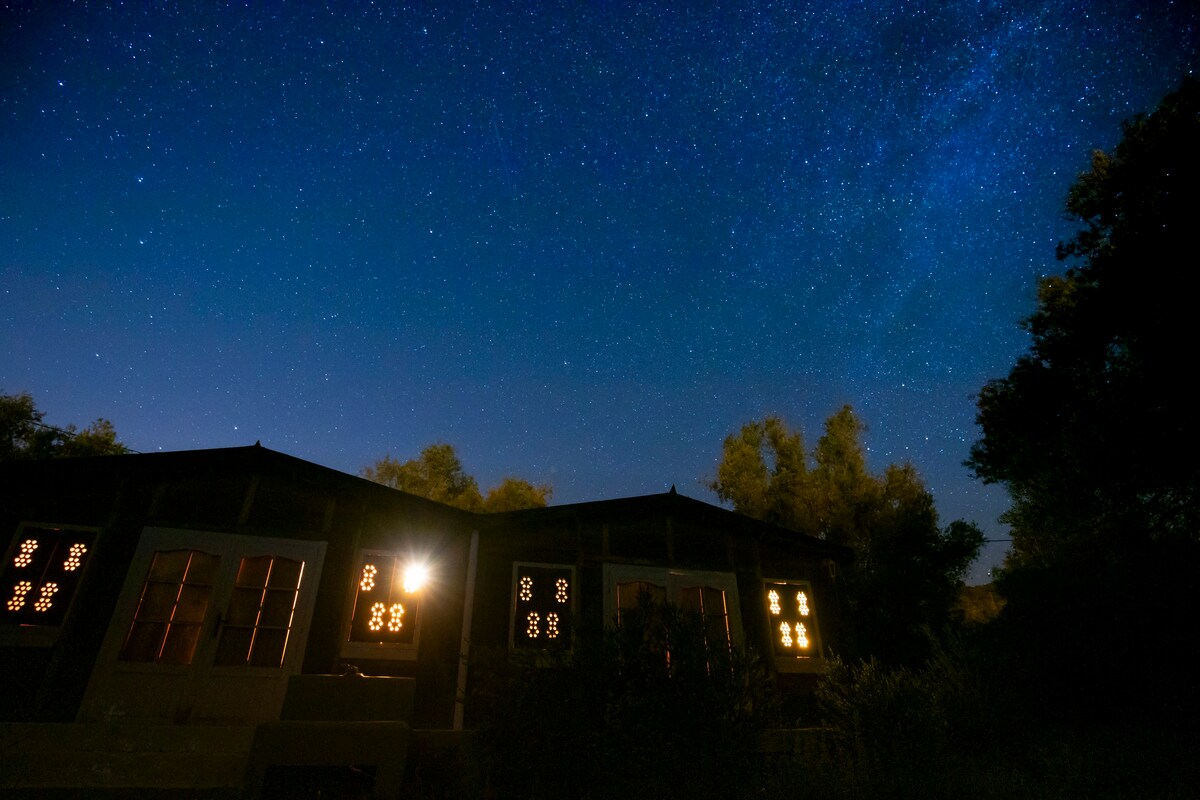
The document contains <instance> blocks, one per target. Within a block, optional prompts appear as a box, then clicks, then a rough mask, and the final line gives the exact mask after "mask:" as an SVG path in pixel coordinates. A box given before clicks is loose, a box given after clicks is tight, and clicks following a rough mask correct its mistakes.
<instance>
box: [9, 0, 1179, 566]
mask: <svg viewBox="0 0 1200 800" xmlns="http://www.w3.org/2000/svg"><path fill="white" fill-rule="evenodd" d="M46 5H49V4H42V3H34V2H27V3H21V2H18V3H6V4H3V8H0V115H2V117H0V119H2V120H3V122H2V124H0V242H3V244H2V246H0V278H2V281H0V291H2V294H0V344H2V345H3V350H2V351H0V391H4V392H15V391H29V392H31V393H32V394H33V395H34V397H35V399H36V401H37V402H38V404H39V406H40V407H41V408H42V409H43V410H45V411H46V412H47V419H48V421H50V422H56V423H58V424H66V423H69V422H74V423H77V424H85V423H87V422H89V421H90V420H92V419H94V418H96V417H98V416H103V417H107V418H109V419H111V420H112V421H113V423H114V424H115V426H116V428H117V430H118V432H119V434H120V435H121V438H122V439H123V440H124V441H125V443H126V444H128V445H129V446H130V447H132V448H134V449H137V450H140V451H151V450H158V449H183V448H195V447H218V446H229V445H243V444H250V443H253V442H254V441H255V440H261V441H262V443H263V444H264V445H266V446H268V447H272V448H274V449H278V450H283V451H285V452H288V453H291V454H293V455H297V456H300V457H302V458H306V459H309V460H312V461H316V462H318V463H321V464H325V465H327V466H331V467H334V468H337V469H342V470H345V471H348V472H357V471H358V470H359V469H360V468H361V467H362V466H364V465H365V464H368V463H370V462H372V461H374V460H376V459H378V458H379V457H381V456H383V455H384V454H385V453H391V454H392V455H394V456H397V457H400V458H407V457H411V456H413V455H415V454H416V453H417V452H418V451H419V450H420V448H421V447H422V446H424V445H426V444H429V443H431V442H434V441H438V440H442V441H448V442H451V443H453V444H454V445H456V447H457V448H458V451H459V454H460V456H461V457H462V458H463V460H464V462H465V465H466V467H467V469H468V470H469V471H471V472H472V473H474V474H475V475H476V476H477V477H478V478H479V480H480V483H481V484H482V485H483V486H484V487H485V488H487V487H488V486H490V485H492V484H494V483H496V482H497V481H499V479H500V478H501V477H503V476H504V475H506V474H516V475H519V476H522V477H526V478H529V479H531V480H534V481H537V482H543V481H545V482H550V483H552V484H553V485H554V487H555V495H554V501H555V502H560V503H561V502H575V501H581V500H591V499H603V498H609V497H617V496H624V495H631V494H645V493H651V492H658V491H663V490H665V489H666V488H667V487H669V486H670V485H671V484H675V485H676V486H677V487H678V489H679V491H681V492H683V493H685V494H690V495H692V496H694V497H699V498H701V499H706V500H713V499H714V498H713V497H712V495H711V494H710V493H709V492H708V490H707V489H705V488H704V487H703V485H702V484H701V481H702V480H703V479H704V478H706V477H710V476H711V475H712V474H713V473H714V472H715V465H716V459H717V457H718V455H719V451H720V443H721V439H722V438H723V437H724V436H725V434H727V433H729V432H730V431H732V430H735V429H736V428H737V427H738V426H739V425H740V424H742V423H743V422H745V421H748V420H750V419H752V418H758V417H762V416H763V415H765V414H770V413H776V414H780V415H782V416H783V417H784V418H785V419H787V420H788V421H790V422H791V423H792V424H793V425H796V426H799V427H802V428H803V429H804V430H805V432H806V435H807V437H808V440H809V442H810V443H815V440H816V437H817V436H818V435H819V433H820V425H821V422H822V420H823V419H824V418H825V417H826V416H828V415H829V414H831V413H832V412H834V411H835V410H837V408H838V407H840V405H841V404H843V403H850V404H852V405H853V406H854V408H855V409H856V411H857V412H858V413H859V415H860V416H861V417H862V418H863V419H864V421H865V422H866V423H867V425H868V426H869V430H868V433H867V435H866V442H867V444H868V446H869V450H870V460H871V464H872V466H873V467H874V468H876V469H882V467H884V466H885V465H886V464H888V463H890V462H894V461H912V462H913V463H914V464H915V465H916V466H917V468H918V469H919V471H920V472H921V474H922V475H923V476H924V477H925V479H926V480H927V482H928V484H929V486H930V488H931V489H932V490H933V491H934V493H935V497H936V499H937V502H938V506H939V509H940V511H941V514H942V516H943V519H944V520H945V521H949V520H950V519H953V518H959V517H964V518H967V519H972V520H975V521H977V522H979V523H980V524H981V525H983V526H984V527H985V529H986V530H987V531H988V533H989V535H991V536H992V537H993V538H1003V537H1004V536H1005V532H1004V528H1003V526H1001V525H999V524H998V523H997V522H996V520H995V518H996V516H997V515H998V514H999V513H1000V512H1001V511H1003V509H1004V508H1005V506H1006V498H1005V496H1004V494H1003V492H1002V491H1001V490H998V489H996V488H995V487H983V486H981V485H979V484H978V482H976V481H974V480H972V479H971V478H970V476H969V475H968V473H967V471H966V469H965V468H964V467H962V465H961V462H962V460H963V459H964V458H965V457H966V455H967V450H968V448H969V446H970V443H971V442H972V441H974V440H975V439H976V438H977V436H978V431H977V428H976V427H975V425H974V405H973V397H972V396H973V394H974V393H975V392H977V391H978V390H979V388H980V387H981V386H982V385H983V383H984V382H985V381H987V380H988V379H990V378H994V377H999V376H1001V375H1003V374H1005V373H1006V372H1007V370H1008V368H1009V367H1010V366H1011V364H1012V362H1013V360H1014V359H1015V358H1016V356H1017V355H1018V354H1019V353H1020V352H1022V351H1023V350H1024V348H1025V347H1026V344H1027V340H1026V339H1025V336H1024V334H1023V333H1022V331H1021V329H1020V327H1019V324H1018V323H1019V320H1020V319H1021V318H1022V317H1024V316H1026V315H1028V314H1029V313H1030V311H1031V310H1032V308H1033V299H1034V289H1035V283H1036V280H1037V278H1038V276H1040V275H1044V274H1047V273H1050V272H1054V271H1057V270H1060V269H1061V265H1059V264H1057V263H1056V262H1055V261H1054V245H1055V243H1056V242H1057V241H1059V240H1060V239H1063V238H1065V237H1067V236H1069V235H1070V233H1071V230H1072V228H1071V225H1070V223H1069V222H1068V221H1066V220H1065V218H1064V216H1063V212H1062V203H1063V199H1064V197H1065V195H1066V192H1067V189H1068V187H1069V186H1070V184H1071V182H1072V180H1073V179H1074V177H1075V176H1076V175H1077V174H1078V173H1079V172H1081V171H1082V170H1084V169H1085V168H1086V167H1087V165H1088V159H1089V153H1090V151H1091V150H1092V149H1093V148H1109V147H1111V146H1112V145H1113V144H1114V143H1115V142H1116V141H1117V139H1118V138H1119V135H1120V123H1121V121H1122V120H1123V119H1126V118H1128V117H1130V116H1131V115H1133V114H1135V113H1138V112H1143V111H1149V110H1151V109H1152V108H1153V107H1154V105H1155V104H1156V103H1157V102H1158V100H1159V99H1160V98H1161V97H1162V96H1163V95H1164V94H1166V93H1167V92H1168V91H1170V90H1171V89H1173V88H1174V87H1175V86H1176V85H1178V83H1179V80H1180V78H1181V76H1182V75H1184V74H1187V73H1192V72H1193V71H1194V70H1195V69H1196V67H1197V41H1198V31H1200V12H1197V11H1196V10H1195V8H1194V6H1193V5H1192V4H1187V3H1174V4H1172V3H1158V2H1156V3H1129V2H1090V3H1089V2H1078V3H1070V2H1049V1H1045V0H1044V1H1043V2H1015V3H1002V2H992V3H978V2H970V3H968V2H952V3H934V2H909V3H891V4H886V5H885V4H874V3H857V2H838V0H834V1H833V2H822V3H819V4H818V3H813V4H807V5H806V4H801V3H791V4H789V3H770V2H753V3H751V2H747V3H721V4H715V3H703V4H689V3H598V2H597V3H591V2H588V3H582V2H581V3H525V4H513V5H515V6H516V7H514V8H508V9H507V10H489V9H488V8H486V6H480V7H477V6H476V5H475V4H454V3H429V4H403V5H401V4H391V3H382V2H381V3H339V4H331V5H330V6H329V7H326V6H325V4H314V3H291V4H287V5H286V6H285V5H281V4H280V5H277V4H264V5H268V6H269V8H267V9H259V8H246V7H245V5H244V4H225V3H206V4H203V9H204V10H203V11H195V10H191V11H184V10H179V9H174V8H170V7H168V8H166V9H162V8H158V9H152V8H148V7H146V5H147V4H141V3H128V4H124V5H119V4H118V5H116V7H115V8H112V9H105V8H100V7H98V4H88V5H87V6H81V4H73V5H71V6H68V7H66V8H55V9H50V10H47V9H46V8H44V7H43V6H46ZM253 5H257V4H253ZM497 5H500V4H497ZM504 5H505V6H507V5H508V4H504ZM687 6H701V8H690V9H689V8H687ZM1002 552H1003V544H1002V543H997V544H994V545H992V546H990V547H989V550H988V552H987V554H986V558H985V559H984V560H983V561H982V562H981V565H980V567H979V569H978V570H977V571H976V575H975V577H976V578H977V579H978V578H981V577H983V576H984V575H985V574H986V568H987V567H988V566H990V565H992V564H994V563H995V562H996V561H997V559H998V558H999V557H1000V554H1001V553H1002Z"/></svg>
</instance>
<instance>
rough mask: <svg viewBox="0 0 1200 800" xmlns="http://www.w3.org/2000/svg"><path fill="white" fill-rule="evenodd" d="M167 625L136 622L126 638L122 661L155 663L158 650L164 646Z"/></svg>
mask: <svg viewBox="0 0 1200 800" xmlns="http://www.w3.org/2000/svg"><path fill="white" fill-rule="evenodd" d="M166 631H167V626H166V623H162V622H135V623H133V627H132V628H130V630H129V635H128V636H126V637H125V644H124V645H123V646H122V647H121V655H120V659H121V660H122V661H153V660H154V659H155V658H156V657H157V656H158V648H159V647H160V646H161V645H162V640H163V634H164V633H166Z"/></svg>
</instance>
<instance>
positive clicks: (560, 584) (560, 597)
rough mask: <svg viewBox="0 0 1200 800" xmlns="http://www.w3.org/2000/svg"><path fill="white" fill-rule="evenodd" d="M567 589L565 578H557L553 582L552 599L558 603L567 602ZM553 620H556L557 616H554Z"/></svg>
mask: <svg viewBox="0 0 1200 800" xmlns="http://www.w3.org/2000/svg"><path fill="white" fill-rule="evenodd" d="M567 587H568V584H567V579H566V578H559V579H558V580H556V581H555V582H554V599H555V600H556V601H558V602H559V603H565V602H567ZM554 618H555V619H558V615H557V614H556V615H555V617H554Z"/></svg>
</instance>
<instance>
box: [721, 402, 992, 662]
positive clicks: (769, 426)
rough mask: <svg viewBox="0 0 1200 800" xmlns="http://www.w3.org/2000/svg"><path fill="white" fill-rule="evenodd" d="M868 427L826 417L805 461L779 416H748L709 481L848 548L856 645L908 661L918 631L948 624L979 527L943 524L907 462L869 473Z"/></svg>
mask: <svg viewBox="0 0 1200 800" xmlns="http://www.w3.org/2000/svg"><path fill="white" fill-rule="evenodd" d="M864 430H865V427H864V425H863V424H862V422H861V421H859V419H858V418H857V417H856V416H855V414H854V411H853V410H852V409H851V408H850V406H844V407H842V408H841V409H840V410H838V411H837V412H836V413H835V414H833V415H832V416H830V417H829V419H827V420H826V421H825V430H824V434H823V435H822V436H821V438H820V440H819V441H818V442H817V445H816V447H815V448H813V451H812V454H811V459H810V458H809V457H807V456H806V455H805V452H804V448H803V445H802V441H803V439H802V436H801V434H800V433H799V432H794V431H791V430H789V429H788V428H787V426H786V424H785V423H783V422H782V421H781V420H780V419H778V418H777V417H769V418H767V419H765V420H763V421H762V422H751V423H748V424H747V425H744V426H743V427H742V429H741V431H740V432H739V433H738V434H736V435H731V436H729V437H727V438H726V439H725V442H724V445H723V448H722V459H721V462H720V464H719V466H718V468H717V478H716V479H715V480H713V481H712V482H711V483H710V484H709V486H710V488H712V489H713V491H715V492H716V493H717V496H718V497H720V498H721V499H722V500H724V501H726V502H732V504H733V506H734V509H735V510H736V511H738V512H739V513H743V514H746V515H747V516H752V517H756V518H758V519H763V520H766V521H768V522H772V523H774V524H777V525H780V526H781V527H786V528H791V529H793V530H797V531H801V532H804V533H809V534H811V535H816V536H819V537H821V538H824V539H826V540H828V541H831V542H835V543H837V544H841V545H844V546H846V547H849V548H850V549H851V550H852V551H853V553H854V563H853V564H852V565H851V567H850V568H849V569H848V570H847V571H846V573H845V578H844V581H845V586H846V592H847V596H848V598H849V601H850V604H851V606H852V608H851V611H852V613H853V617H854V619H855V625H856V627H857V629H858V632H859V638H860V640H861V643H860V647H859V649H860V651H861V652H862V653H871V654H874V655H877V656H879V657H881V658H884V659H887V660H896V661H907V660H914V659H916V658H918V657H919V656H920V655H922V654H923V652H924V650H925V646H926V642H925V637H924V636H923V635H922V634H921V633H920V631H921V629H923V628H928V629H935V630H936V629H940V628H941V627H942V626H944V625H945V624H947V623H948V622H949V620H950V618H951V609H952V608H953V606H954V603H955V600H956V598H957V592H958V589H959V587H960V586H961V583H962V579H963V576H964V575H965V573H966V569H967V567H968V566H969V565H970V563H971V562H972V561H973V560H974V559H975V556H976V554H977V553H978V551H979V548H980V547H981V546H982V544H983V534H982V532H981V531H980V530H979V529H978V528H977V527H976V526H975V525H974V524H972V523H968V522H963V521H961V520H958V521H955V522H952V523H951V524H950V525H948V526H946V527H945V528H941V527H940V525H939V520H938V514H937V510H936V508H935V507H934V503H933V496H932V495H931V494H930V493H929V490H928V489H926V488H925V485H924V483H923V482H922V481H921V478H920V476H919V475H918V474H917V471H916V469H915V468H914V467H913V466H912V465H911V464H904V465H894V464H893V465H891V466H889V467H888V468H887V469H886V470H885V471H884V472H883V474H882V475H873V474H872V473H871V472H870V471H869V470H868V468H867V463H866V456H865V454H864V452H863V447H862V443H861V441H860V437H861V435H862V433H863V431H864ZM810 461H811V463H810Z"/></svg>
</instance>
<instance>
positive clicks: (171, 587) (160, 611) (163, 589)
mask: <svg viewBox="0 0 1200 800" xmlns="http://www.w3.org/2000/svg"><path fill="white" fill-rule="evenodd" d="M178 595H179V585H178V584H175V583H151V584H148V585H147V586H146V588H145V589H144V590H143V591H142V604H141V605H140V606H139V607H138V610H137V618H138V619H139V620H162V621H163V622H169V621H170V619H171V612H172V611H174V610H175V599H176V597H177V596H178Z"/></svg>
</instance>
